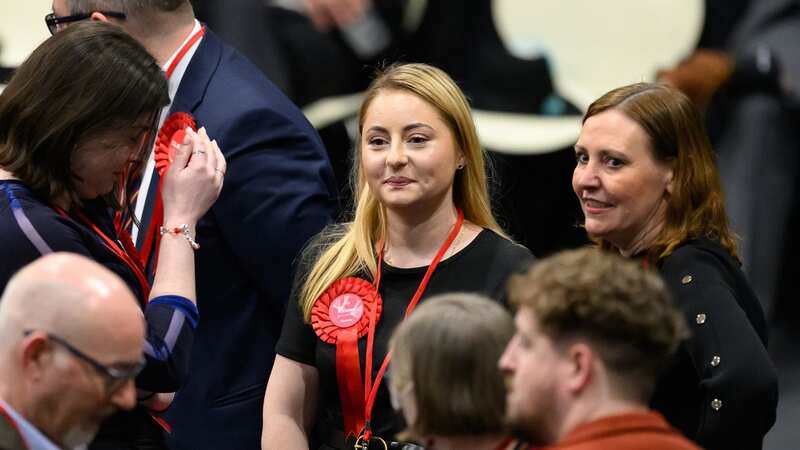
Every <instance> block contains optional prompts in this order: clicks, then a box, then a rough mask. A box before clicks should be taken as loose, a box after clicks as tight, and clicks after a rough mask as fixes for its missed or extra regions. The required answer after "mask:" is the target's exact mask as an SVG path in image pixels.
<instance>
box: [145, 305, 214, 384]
mask: <svg viewBox="0 0 800 450" xmlns="http://www.w3.org/2000/svg"><path fill="white" fill-rule="evenodd" d="M144 314H145V320H146V321H147V340H146V342H145V348H144V355H145V359H146V361H147V365H146V366H145V368H144V370H143V371H142V373H140V374H139V376H138V377H137V378H136V386H137V387H139V388H141V389H145V390H148V391H151V392H175V391H177V390H178V389H180V387H181V386H182V385H183V383H184V382H185V380H186V378H187V377H188V375H189V359H190V357H191V353H192V352H191V350H192V343H193V341H194V331H195V329H196V328H197V322H198V319H199V313H198V311H197V306H195V305H194V303H192V302H191V301H189V300H188V299H186V298H184V297H181V296H177V295H162V296H159V297H156V298H153V299H152V300H150V302H149V303H148V304H147V307H146V308H145V312H144Z"/></svg>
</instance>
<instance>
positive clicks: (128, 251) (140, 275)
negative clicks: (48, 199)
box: [53, 206, 150, 302]
mask: <svg viewBox="0 0 800 450" xmlns="http://www.w3.org/2000/svg"><path fill="white" fill-rule="evenodd" d="M53 209H55V210H56V212H57V213H58V214H59V215H60V216H62V217H65V218H68V219H72V217H70V215H69V214H67V212H66V211H64V210H63V209H62V208H59V207H58V206H53ZM75 215H76V216H77V217H78V219H79V220H80V221H81V222H82V223H83V224H84V225H86V226H87V227H89V228H90V229H91V230H92V231H93V232H94V233H95V234H96V235H97V236H99V237H100V239H102V241H103V244H105V246H106V248H108V249H109V250H110V251H111V252H112V253H113V254H114V255H116V256H117V258H119V259H120V260H121V261H122V262H123V263H124V264H125V265H126V266H128V268H129V269H130V270H131V272H133V275H134V276H135V277H136V280H137V281H138V282H139V287H140V288H141V290H142V295H144V301H145V302H146V301H147V299H149V298H150V283H148V282H147V277H146V276H145V275H144V266H143V265H142V264H141V261H140V259H139V257H138V256H139V255H138V253H137V252H136V247H135V246H134V245H133V242H132V241H131V237H130V235H129V234H128V232H127V231H125V230H120V231H119V237H120V240H119V242H115V241H114V240H113V239H111V238H110V237H108V235H106V234H105V233H103V230H101V229H100V227H98V226H97V225H95V223H94V222H92V221H91V219H89V218H88V217H86V215H85V214H83V213H82V212H81V211H76V212H75ZM131 255H133V256H131Z"/></svg>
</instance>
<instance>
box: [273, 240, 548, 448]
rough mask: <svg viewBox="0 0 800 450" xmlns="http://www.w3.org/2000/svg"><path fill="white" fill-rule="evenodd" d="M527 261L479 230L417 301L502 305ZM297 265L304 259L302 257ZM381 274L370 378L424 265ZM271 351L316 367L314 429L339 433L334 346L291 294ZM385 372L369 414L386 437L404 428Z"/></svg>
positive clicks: (362, 351)
mask: <svg viewBox="0 0 800 450" xmlns="http://www.w3.org/2000/svg"><path fill="white" fill-rule="evenodd" d="M532 259H533V256H532V255H531V253H530V251H529V250H528V249H527V248H525V247H523V246H521V245H518V244H515V243H513V242H511V241H509V240H507V239H504V238H503V237H501V236H499V235H497V234H496V233H494V232H493V231H490V230H483V231H481V232H480V233H479V234H478V236H477V237H476V238H475V239H474V240H473V241H472V242H471V243H469V244H468V245H467V246H466V247H465V248H463V249H462V250H461V251H459V252H458V253H456V254H455V255H453V256H451V257H450V258H447V259H445V260H443V261H442V262H441V263H439V266H438V267H437V268H436V271H435V272H434V273H433V275H432V276H431V279H430V282H429V283H428V287H427V289H426V290H425V293H424V294H423V296H422V298H421V300H420V302H423V301H425V299H426V298H429V297H431V296H433V295H436V294H443V293H448V292H472V293H477V294H483V295H486V296H489V297H491V298H493V299H495V300H497V301H499V302H501V303H505V287H506V280H507V279H508V276H509V275H510V274H511V273H512V272H514V271H516V270H518V269H520V268H522V266H524V265H525V264H526V263H528V262H530V261H531V260H532ZM302 261H307V259H306V258H302ZM309 263H313V261H309ZM308 270H310V267H309V264H305V263H303V262H301V264H300V265H299V267H298V269H297V277H298V278H300V277H304V275H305V273H306V272H307V271H308ZM381 270H382V272H381V283H380V294H381V298H382V299H383V312H382V314H381V317H380V320H379V322H378V325H377V328H376V330H375V349H374V355H373V367H372V377H373V380H374V379H375V376H376V375H377V372H378V370H379V369H380V366H381V363H382V362H383V359H384V357H385V356H386V347H387V344H388V341H389V338H390V337H391V333H392V331H393V330H394V328H395V327H396V326H397V324H398V323H400V321H401V320H402V318H403V314H404V313H405V309H406V306H407V305H408V302H409V301H410V300H411V297H412V296H413V295H414V292H415V291H416V290H417V287H418V286H419V283H420V281H422V277H423V276H424V275H425V271H426V270H427V267H416V268H410V269H400V268H396V267H392V266H389V265H387V264H386V263H384V264H383V266H382V269H381ZM362 278H364V279H366V280H369V281H371V280H372V279H371V277H369V276H363V275H362ZM295 291H297V290H295ZM366 341H367V339H366V336H364V337H362V338H361V339H359V342H358V346H359V356H360V360H361V362H360V367H361V370H362V371H363V370H364V367H365V365H366V362H365V355H366ZM276 351H277V353H278V354H280V355H282V356H284V357H286V358H289V359H292V360H294V361H297V362H301V363H304V364H308V365H312V366H315V367H317V369H318V370H319V402H318V407H317V429H320V427H322V429H325V430H330V429H335V430H339V431H341V430H342V429H343V428H344V424H343V418H342V410H341V404H340V401H339V390H338V385H337V382H336V346H335V345H332V344H327V343H324V342H322V341H321V340H320V339H319V338H318V337H317V335H316V334H315V332H314V330H313V329H312V328H311V325H309V324H307V323H305V322H304V321H303V315H302V310H301V308H300V305H299V303H298V300H297V295H296V294H295V295H293V298H292V301H291V304H290V305H289V308H288V309H287V313H286V319H285V321H284V324H283V331H282V333H281V337H280V340H279V341H278V345H277V349H276ZM390 372H391V370H389V371H387V375H386V376H385V377H384V380H383V382H382V383H381V386H380V388H379V390H378V394H377V398H376V400H375V407H374V409H373V412H372V429H373V432H374V433H375V435H377V436H381V437H389V438H391V437H392V436H394V435H395V434H396V433H397V432H399V431H401V430H402V429H403V428H404V423H403V420H402V417H401V415H399V414H398V413H396V412H394V411H393V409H392V407H391V403H390V400H389V391H388V388H387V383H388V377H389V376H390ZM362 377H363V373H362ZM324 434H330V433H324Z"/></svg>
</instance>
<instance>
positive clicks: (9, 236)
mask: <svg viewBox="0 0 800 450" xmlns="http://www.w3.org/2000/svg"><path fill="white" fill-rule="evenodd" d="M167 103H169V97H168V96H167V83H166V79H165V78H164V74H163V72H162V70H161V68H160V67H159V66H158V65H157V64H156V62H155V60H153V58H152V57H151V56H150V55H149V54H148V53H147V51H146V50H145V49H144V47H142V46H141V45H140V44H139V43H137V42H136V41H135V40H133V38H131V37H129V36H128V35H126V34H125V33H124V32H122V31H121V30H120V29H119V28H118V27H115V26H113V25H109V24H103V23H99V22H84V23H79V24H74V25H71V26H70V27H68V28H66V29H65V30H63V31H61V32H59V33H57V34H56V35H55V36H53V37H51V38H49V39H48V40H47V41H45V42H44V43H43V44H42V45H41V46H39V47H38V48H37V49H36V50H35V51H34V52H33V53H32V54H31V56H30V57H29V58H28V59H27V60H26V61H25V62H24V63H23V64H22V66H20V68H19V69H18V70H17V72H16V74H15V76H14V78H13V79H12V80H11V82H10V83H9V84H8V87H7V88H6V89H5V90H4V91H3V93H2V95H0V236H2V237H3V238H2V239H1V240H0V252H2V254H3V257H2V258H0V290H2V289H3V288H4V287H5V285H6V283H7V282H8V280H9V278H10V277H11V276H12V275H13V273H14V272H16V271H17V270H18V269H19V268H21V267H23V266H24V265H26V264H28V263H29V262H31V261H33V260H34V259H36V258H38V257H39V256H41V255H43V254H46V253H50V252H56V251H66V252H73V253H79V254H82V255H85V256H87V257H90V258H92V259H94V260H96V261H97V262H99V263H100V264H103V265H104V266H106V267H108V268H109V269H110V270H111V271H113V272H114V273H116V274H117V275H119V276H120V278H122V279H123V281H125V282H126V284H127V285H128V287H129V288H130V289H131V291H132V292H133V293H134V294H135V295H136V297H137V298H138V299H139V300H140V302H141V305H142V308H143V310H144V315H145V318H146V320H147V325H148V331H147V342H146V345H145V348H144V349H143V353H144V356H145V358H144V360H143V361H142V365H140V366H136V367H115V366H114V365H113V363H114V362H113V361H102V360H101V361H99V362H100V363H101V364H107V365H109V367H111V370H110V371H109V370H105V371H103V370H100V369H97V368H96V367H93V366H90V365H88V364H86V370H87V372H88V375H89V376H92V377H96V378H98V383H97V384H98V386H99V387H102V388H103V389H105V391H104V393H105V395H109V396H117V397H119V398H120V400H119V404H120V405H121V406H120V407H122V406H125V407H133V406H134V404H135V403H134V398H133V395H132V386H133V384H132V381H133V380H134V379H135V384H136V387H137V388H138V389H139V391H138V396H139V398H138V405H139V407H137V408H136V409H134V410H133V411H131V412H126V413H120V414H117V415H115V416H112V417H111V418H110V420H109V421H107V422H106V423H105V424H104V425H103V427H101V428H100V433H99V435H98V438H97V440H96V441H95V443H94V444H93V445H92V447H91V448H92V449H103V448H109V449H128V448H163V443H161V441H162V439H163V438H162V436H163V433H162V430H161V428H160V426H159V425H158V424H156V421H155V420H154V419H153V418H151V417H149V414H148V413H152V412H153V410H158V409H160V408H161V407H164V406H165V402H167V401H168V397H166V398H165V397H162V396H159V395H156V394H154V393H156V392H160V393H168V392H174V391H175V390H177V389H178V388H179V387H180V386H181V384H182V382H183V380H184V379H185V377H186V376H187V371H188V357H189V351H190V348H191V345H192V339H193V336H194V327H195V326H196V324H197V321H198V311H197V307H196V306H195V298H196V295H195V284H194V281H195V276H194V250H195V249H196V248H197V247H198V243H196V242H195V241H194V236H195V232H194V228H195V224H196V223H197V220H198V219H199V218H200V217H201V216H202V215H203V214H204V213H205V212H206V211H207V210H208V208H209V207H210V206H211V205H212V204H213V203H214V201H215V200H216V198H217V196H218V195H219V192H220V189H221V188H222V181H223V175H224V171H225V160H224V158H223V156H222V154H221V153H220V151H219V148H217V146H216V144H214V143H213V142H211V141H210V140H209V139H208V136H207V135H206V134H205V132H204V131H203V130H202V129H201V131H200V132H199V133H194V132H193V131H190V130H187V131H185V133H186V135H187V136H186V138H185V139H182V140H181V142H182V144H180V143H177V142H175V143H172V144H169V142H170V140H169V139H167V144H166V145H167V146H169V145H171V146H172V150H170V149H169V148H166V149H164V150H165V151H166V153H167V154H172V156H171V157H170V158H171V160H172V164H171V167H169V168H168V169H166V170H165V171H164V173H163V185H162V187H163V190H162V199H163V218H164V219H163V228H162V229H161V235H162V236H161V241H160V247H159V258H158V264H157V269H156V271H155V279H154V281H153V283H152V285H151V283H150V282H149V280H148V276H147V275H146V274H145V269H144V267H143V265H142V263H141V259H140V258H139V255H137V253H136V250H135V249H134V247H133V245H132V243H131V242H130V237H129V236H128V235H127V232H126V231H125V230H124V228H119V229H118V228H117V227H115V225H114V221H113V215H112V212H113V211H114V210H115V209H116V210H117V211H122V210H124V209H126V208H128V207H129V206H130V205H129V203H130V202H129V201H128V200H126V199H124V196H122V195H121V194H122V192H124V190H125V184H126V183H124V182H120V180H122V179H125V178H130V176H132V175H133V174H134V173H135V166H136V163H139V162H141V161H142V160H143V159H144V158H145V156H146V155H147V154H148V153H149V151H150V149H151V148H152V145H153V137H154V136H155V124H156V123H157V119H158V114H159V113H160V111H161V108H162V107H163V106H165V105H166V104H167ZM162 144H163V143H162ZM120 198H122V201H120V200H119V199H120ZM201 244H202V243H201ZM72 344H73V345H75V346H76V347H77V348H79V349H80V343H79V342H73V343H72ZM89 356H90V357H92V356H94V355H89ZM166 404H168V403H166ZM98 426H99V424H92V425H91V426H88V425H87V427H86V429H81V430H75V433H74V434H75V435H76V436H80V437H81V439H80V440H81V441H80V442H70V443H68V444H69V447H70V448H72V447H75V446H79V445H83V444H87V443H88V442H83V440H86V441H88V440H90V439H91V437H92V436H93V435H94V434H95V432H97V431H98V430H97V428H98ZM145 443H146V444H145ZM60 444H62V445H64V443H60ZM65 448H66V445H65Z"/></svg>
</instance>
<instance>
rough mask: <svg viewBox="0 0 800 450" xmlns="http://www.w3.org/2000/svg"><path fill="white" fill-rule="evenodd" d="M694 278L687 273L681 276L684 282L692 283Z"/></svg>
mask: <svg viewBox="0 0 800 450" xmlns="http://www.w3.org/2000/svg"><path fill="white" fill-rule="evenodd" d="M693 279H694V278H692V276H691V275H686V276H685V277H683V278H681V283H683V284H689V283H691V282H692V280H693Z"/></svg>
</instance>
